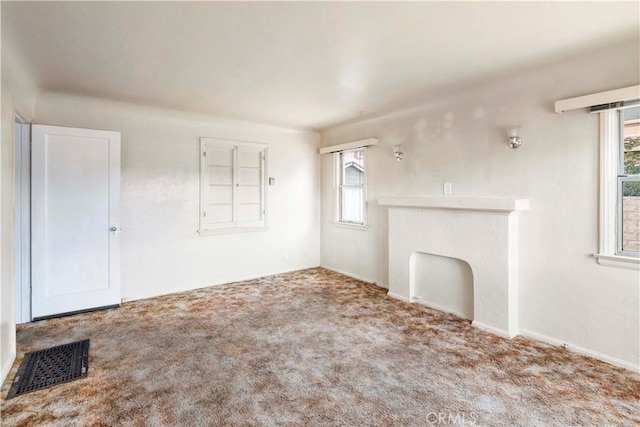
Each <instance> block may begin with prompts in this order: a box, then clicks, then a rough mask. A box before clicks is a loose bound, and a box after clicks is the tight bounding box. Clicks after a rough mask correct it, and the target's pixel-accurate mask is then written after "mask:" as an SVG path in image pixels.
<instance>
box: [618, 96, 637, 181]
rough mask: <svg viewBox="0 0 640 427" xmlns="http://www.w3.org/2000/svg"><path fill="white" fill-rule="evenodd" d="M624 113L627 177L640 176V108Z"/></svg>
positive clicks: (623, 131) (628, 109)
mask: <svg viewBox="0 0 640 427" xmlns="http://www.w3.org/2000/svg"><path fill="white" fill-rule="evenodd" d="M621 111H622V115H623V126H622V129H623V130H622V135H623V139H624V147H623V152H624V158H623V162H624V171H623V174H626V175H636V174H640V107H632V108H626V109H624V110H621Z"/></svg>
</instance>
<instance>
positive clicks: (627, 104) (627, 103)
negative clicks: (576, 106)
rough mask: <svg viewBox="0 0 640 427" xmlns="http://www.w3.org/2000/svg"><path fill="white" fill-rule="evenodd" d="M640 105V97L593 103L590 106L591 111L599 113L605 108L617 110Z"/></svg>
mask: <svg viewBox="0 0 640 427" xmlns="http://www.w3.org/2000/svg"><path fill="white" fill-rule="evenodd" d="M636 105H640V99H632V100H630V101H618V102H610V103H608V104H600V105H594V106H592V107H591V112H592V113H599V112H601V111H606V110H618V109H620V108H629V107H635V106H636Z"/></svg>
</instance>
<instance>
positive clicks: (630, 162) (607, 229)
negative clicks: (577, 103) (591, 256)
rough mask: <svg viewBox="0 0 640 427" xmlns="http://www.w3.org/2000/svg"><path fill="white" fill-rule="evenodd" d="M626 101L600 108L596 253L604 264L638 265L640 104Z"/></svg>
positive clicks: (639, 234)
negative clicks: (597, 251)
mask: <svg viewBox="0 0 640 427" xmlns="http://www.w3.org/2000/svg"><path fill="white" fill-rule="evenodd" d="M626 104H627V105H622V106H619V107H617V108H610V109H607V110H604V111H601V112H600V120H601V140H602V141H601V144H602V145H601V153H600V154H601V156H600V166H601V168H600V170H601V172H600V173H601V180H600V183H601V192H600V196H601V200H600V222H601V224H600V248H599V250H600V251H599V253H598V254H597V255H596V257H597V258H598V262H600V264H604V265H611V266H617V267H626V268H633V269H638V268H639V265H640V263H639V262H638V257H639V255H640V228H639V227H640V106H639V105H638V104H637V102H635V103H631V105H629V103H626ZM595 108H597V107H594V109H595Z"/></svg>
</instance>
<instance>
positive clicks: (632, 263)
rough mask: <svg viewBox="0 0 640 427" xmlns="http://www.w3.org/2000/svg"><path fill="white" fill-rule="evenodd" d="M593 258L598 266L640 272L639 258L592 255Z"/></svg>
mask: <svg viewBox="0 0 640 427" xmlns="http://www.w3.org/2000/svg"><path fill="white" fill-rule="evenodd" d="M593 256H594V257H595V258H596V259H597V260H598V264H600V265H604V266H607V267H618V268H627V269H630V270H640V258H635V257H629V256H621V255H604V254H593Z"/></svg>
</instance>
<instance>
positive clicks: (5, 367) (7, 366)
mask: <svg viewBox="0 0 640 427" xmlns="http://www.w3.org/2000/svg"><path fill="white" fill-rule="evenodd" d="M15 360H16V353H15V351H13V352H11V355H10V357H9V359H7V360H6V361H5V362H4V364H3V365H2V372H0V376H1V377H2V382H0V384H4V381H5V380H6V379H7V375H9V372H11V367H12V366H13V362H15Z"/></svg>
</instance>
